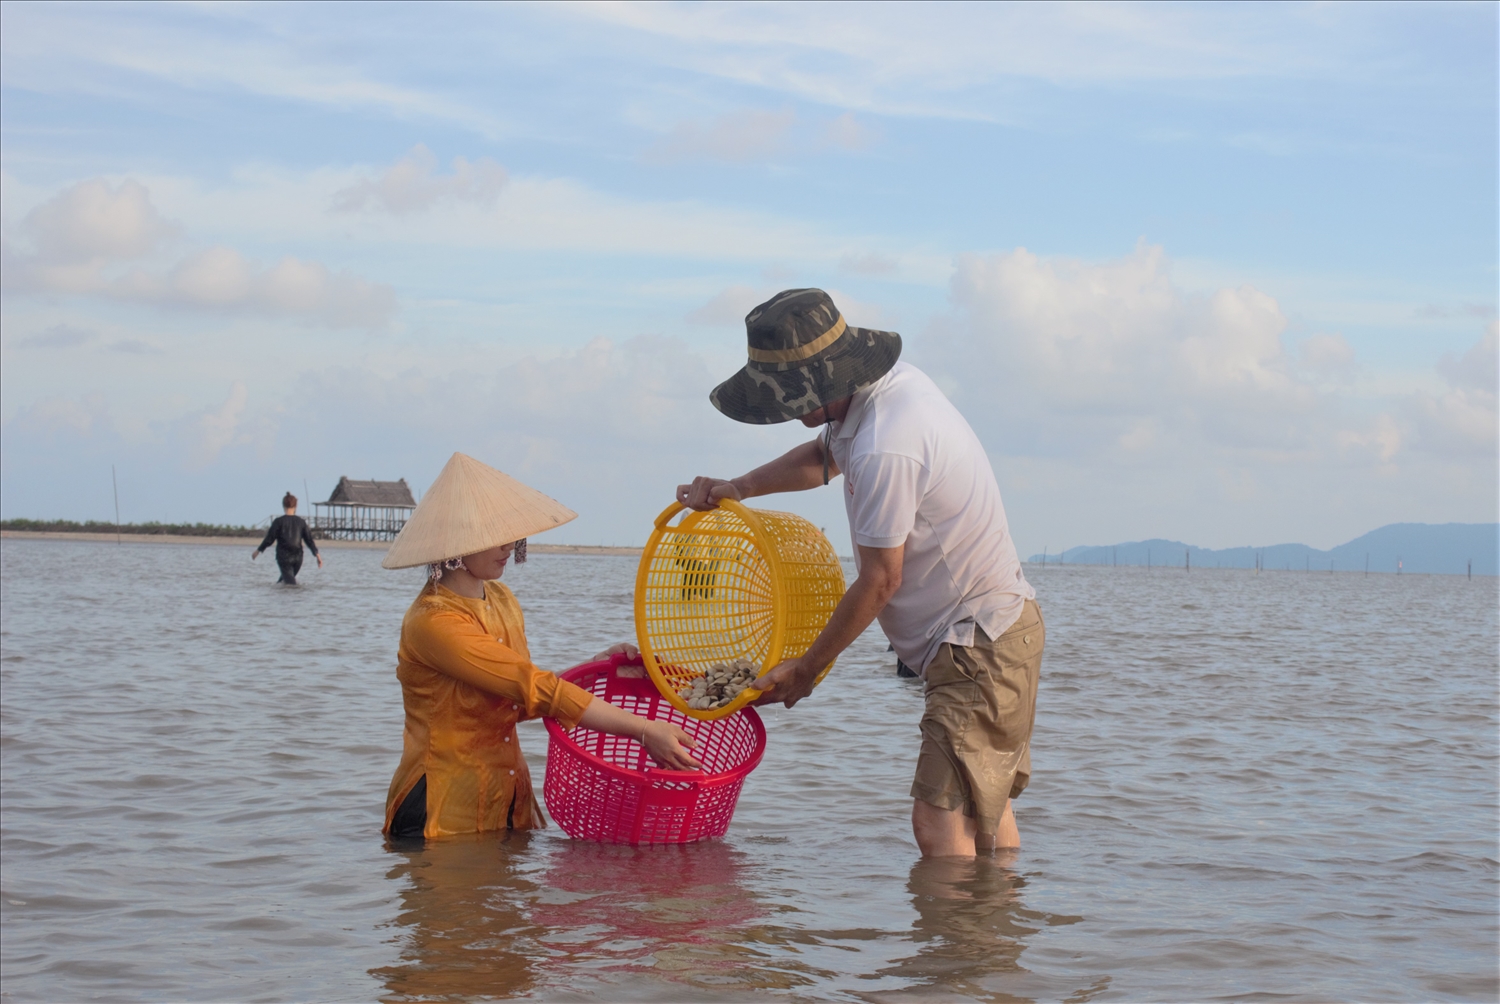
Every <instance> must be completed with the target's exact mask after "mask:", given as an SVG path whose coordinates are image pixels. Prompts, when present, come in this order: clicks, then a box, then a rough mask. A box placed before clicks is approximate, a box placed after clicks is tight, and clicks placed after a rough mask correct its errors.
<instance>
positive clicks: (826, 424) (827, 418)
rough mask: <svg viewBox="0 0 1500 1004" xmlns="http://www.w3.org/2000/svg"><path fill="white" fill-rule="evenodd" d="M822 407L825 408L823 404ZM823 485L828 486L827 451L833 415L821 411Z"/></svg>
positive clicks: (830, 441) (830, 440)
mask: <svg viewBox="0 0 1500 1004" xmlns="http://www.w3.org/2000/svg"><path fill="white" fill-rule="evenodd" d="M823 407H824V409H827V407H828V406H827V405H826V404H825V405H824V406H823ZM823 429H824V432H823V487H825V488H826V487H828V451H829V450H831V449H833V417H832V416H831V415H829V414H828V412H827V411H826V410H825V411H824V412H823Z"/></svg>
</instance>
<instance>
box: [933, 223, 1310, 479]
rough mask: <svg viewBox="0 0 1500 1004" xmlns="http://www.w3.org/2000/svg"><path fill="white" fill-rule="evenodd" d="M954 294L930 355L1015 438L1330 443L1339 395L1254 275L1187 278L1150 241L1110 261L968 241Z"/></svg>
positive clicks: (1083, 448)
mask: <svg viewBox="0 0 1500 1004" xmlns="http://www.w3.org/2000/svg"><path fill="white" fill-rule="evenodd" d="M953 297H954V300H955V302H956V304H957V306H958V307H959V310H960V314H961V327H960V328H959V330H958V331H957V332H956V333H950V332H940V333H939V338H938V340H937V345H936V349H937V352H936V356H937V359H938V360H940V365H941V367H942V368H943V369H944V370H945V371H946V372H947V373H948V374H949V376H950V378H951V379H952V380H953V381H954V384H955V386H956V387H957V388H958V390H957V393H958V396H959V399H960V401H961V404H962V406H963V407H965V408H966V409H969V410H972V411H973V412H975V413H976V414H977V415H980V416H983V420H984V421H986V422H988V423H990V427H991V428H992V429H997V430H1000V429H1003V430H1006V432H1007V435H1006V437H1005V438H1006V439H1007V440H1012V441H1016V447H1017V448H1018V449H1021V450H1023V451H1024V450H1026V449H1028V448H1035V449H1039V450H1041V451H1042V452H1058V451H1060V452H1061V453H1062V454H1063V455H1069V456H1073V457H1075V458H1077V459H1082V458H1084V457H1087V456H1091V455H1097V454H1100V453H1106V454H1107V452H1108V451H1109V449H1110V448H1111V446H1112V445H1119V446H1122V447H1124V448H1127V449H1129V450H1131V451H1134V452H1136V453H1140V452H1141V451H1145V450H1148V448H1149V449H1150V450H1151V451H1154V455H1156V456H1158V457H1170V456H1171V455H1172V452H1173V451H1181V450H1191V451H1192V452H1191V455H1190V456H1183V455H1179V456H1178V458H1177V459H1178V460H1179V462H1181V461H1187V462H1193V461H1194V460H1201V459H1202V457H1203V451H1204V450H1207V451H1209V452H1210V453H1214V452H1216V451H1222V452H1228V453H1245V452H1246V451H1248V452H1250V453H1254V454H1255V455H1257V456H1258V457H1260V458H1261V459H1263V460H1269V461H1272V462H1289V461H1294V460H1302V459H1306V458H1307V457H1309V456H1312V455H1314V454H1315V453H1316V452H1317V451H1318V450H1320V449H1331V448H1333V447H1334V445H1335V440H1334V439H1333V438H1332V437H1333V436H1334V433H1335V432H1336V431H1337V429H1338V428H1339V426H1338V424H1337V422H1338V419H1337V412H1338V403H1339V402H1338V400H1337V399H1336V398H1333V397H1330V396H1329V395H1327V394H1323V393H1321V392H1320V391H1319V390H1317V389H1316V388H1315V387H1314V386H1313V385H1311V384H1309V383H1307V382H1306V381H1304V380H1302V379H1301V378H1299V377H1298V376H1297V374H1296V372H1295V369H1294V367H1293V366H1292V363H1291V360H1290V359H1289V358H1288V355H1287V353H1286V350H1285V347H1284V346H1283V344H1282V335H1283V332H1284V331H1285V328H1286V319H1285V317H1284V316H1283V315H1282V312H1281V309H1280V307H1279V305H1278V304H1277V303H1276V301H1275V300H1274V299H1273V298H1272V297H1270V296H1268V295H1266V294H1265V293H1263V292H1261V291H1260V290H1257V289H1255V288H1254V287H1251V286H1240V287H1238V288H1233V289H1230V288H1225V289H1219V290H1215V291H1213V292H1211V293H1208V294H1206V295H1189V294H1187V293H1184V292H1183V291H1182V290H1180V289H1178V288H1177V287H1176V286H1175V285H1174V284H1173V282H1172V280H1171V276H1170V271H1169V264H1168V261H1167V258H1166V255H1165V253H1164V252H1163V250H1162V249H1161V248H1159V247H1154V246H1150V245H1146V244H1144V243H1143V244H1141V245H1139V246H1137V248H1136V249H1135V250H1134V251H1133V252H1132V253H1131V254H1129V255H1127V256H1125V257H1124V258H1121V259H1117V260H1114V261H1106V262H1084V261H1079V260H1076V259H1063V258H1055V259H1043V258H1040V257H1038V256H1037V255H1035V254H1032V253H1031V252H1029V251H1026V250H1025V249H1017V250H1016V251H1014V252H1011V253H1009V254H1004V255H996V256H991V257H978V256H970V257H966V258H963V259H961V260H960V262H959V265H958V270H957V273H956V275H955V277H954V280H953ZM976 372H977V373H986V374H992V375H994V376H995V378H996V380H997V382H996V383H994V384H986V383H982V382H980V381H978V380H976V379H975V376H974V374H975V373H976ZM1029 437H1030V438H1033V440H1034V441H1033V442H1032V443H1031V444H1030V445H1029V446H1028V445H1022V444H1025V443H1027V440H1028V438H1029ZM1002 449H1004V448H1003V447H1002Z"/></svg>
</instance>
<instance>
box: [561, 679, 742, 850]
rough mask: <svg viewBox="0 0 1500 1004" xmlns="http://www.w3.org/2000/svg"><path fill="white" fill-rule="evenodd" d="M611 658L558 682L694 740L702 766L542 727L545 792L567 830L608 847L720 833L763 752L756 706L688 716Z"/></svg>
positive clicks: (588, 734) (631, 744)
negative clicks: (684, 767)
mask: <svg viewBox="0 0 1500 1004" xmlns="http://www.w3.org/2000/svg"><path fill="white" fill-rule="evenodd" d="M624 662H625V659H624V657H623V656H615V657H613V658H611V659H609V660H607V661H604V662H594V663H587V664H585V665H582V666H575V667H574V668H572V669H569V670H566V671H564V672H563V673H562V674H561V676H562V678H563V679H564V680H568V681H570V682H572V683H576V684H578V686H580V687H582V688H583V689H585V690H587V691H589V692H590V693H592V694H593V695H594V696H595V697H597V698H601V699H603V700H606V701H608V702H609V703H611V704H614V705H616V706H618V707H621V708H624V709H625V710H626V711H629V712H631V713H633V714H636V715H640V716H641V717H642V718H648V719H653V720H658V721H667V722H671V723H672V724H674V725H676V726H678V727H680V728H682V729H683V730H684V731H686V732H687V733H688V734H689V735H690V736H692V737H693V739H694V741H695V742H696V743H697V746H695V747H694V748H693V756H694V757H695V758H696V759H697V760H698V761H699V762H700V763H701V764H703V770H701V771H680V770H662V769H661V768H659V767H657V766H655V764H654V763H653V762H652V760H651V757H650V756H649V755H648V754H647V753H646V749H645V747H644V746H642V745H641V744H640V743H638V742H636V741H635V740H634V739H630V738H625V737H622V736H612V735H608V734H606V733H603V732H596V731H594V730H593V729H586V728H584V727H582V726H579V727H577V728H575V729H573V730H571V731H564V730H563V728H562V727H561V726H560V725H558V724H557V722H556V721H555V720H554V719H551V718H548V719H546V725H547V735H548V744H547V776H546V779H545V780H544V781H543V783H542V797H543V798H544V799H546V802H547V809H548V811H550V812H551V813H552V818H553V820H554V821H555V822H556V823H557V825H558V826H560V827H562V829H563V832H564V833H566V834H567V835H568V836H570V837H576V838H578V839H580V840H599V841H603V842H605V843H611V844H683V843H690V842H692V841H695V840H702V839H704V838H706V837H722V836H723V835H724V833H725V831H727V830H728V829H729V821H730V818H731V817H733V815H734V807H735V804H736V803H737V802H738V801H739V797H740V788H741V787H742V786H743V785H744V782H745V777H746V776H747V775H748V774H749V773H750V772H751V771H752V770H754V769H755V767H756V765H757V764H759V763H760V758H761V757H762V756H763V755H764V754H765V751H766V729H765V726H764V725H763V724H761V720H760V716H759V715H758V714H756V712H755V709H754V708H746V709H745V710H744V712H743V713H741V714H738V715H735V716H733V717H732V718H727V719H723V720H719V721H701V720H698V719H693V718H689V717H687V716H686V715H684V714H683V713H682V712H680V711H678V710H677V709H676V708H674V707H672V706H671V705H670V704H668V703H667V702H666V701H665V700H664V699H663V698H662V696H661V695H660V694H659V693H657V690H656V686H655V685H654V684H653V683H652V681H651V680H650V679H648V678H645V677H638V678H634V679H631V678H628V677H621V676H620V675H619V674H618V671H617V670H618V667H619V666H620V665H621V664H622V663H624Z"/></svg>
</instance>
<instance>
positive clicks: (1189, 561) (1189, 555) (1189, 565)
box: [1182, 550, 1193, 572]
mask: <svg viewBox="0 0 1500 1004" xmlns="http://www.w3.org/2000/svg"><path fill="white" fill-rule="evenodd" d="M1182 570H1183V571H1184V572H1191V571H1192V570H1193V552H1192V551H1188V550H1184V551H1183V552H1182Z"/></svg>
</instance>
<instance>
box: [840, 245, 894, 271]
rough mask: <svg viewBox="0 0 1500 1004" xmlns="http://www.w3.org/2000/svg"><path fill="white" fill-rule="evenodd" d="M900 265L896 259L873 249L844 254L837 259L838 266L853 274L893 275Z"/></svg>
mask: <svg viewBox="0 0 1500 1004" xmlns="http://www.w3.org/2000/svg"><path fill="white" fill-rule="evenodd" d="M900 267H901V264H900V262H898V261H896V259H894V258H890V257H887V256H886V255H883V254H877V253H875V252H873V251H868V252H865V253H864V254H846V255H844V256H843V257H842V258H840V259H839V268H841V269H843V270H844V271H845V272H853V273H854V274H855V275H894V274H895V273H896V271H897V270H898V269H899V268H900Z"/></svg>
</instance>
